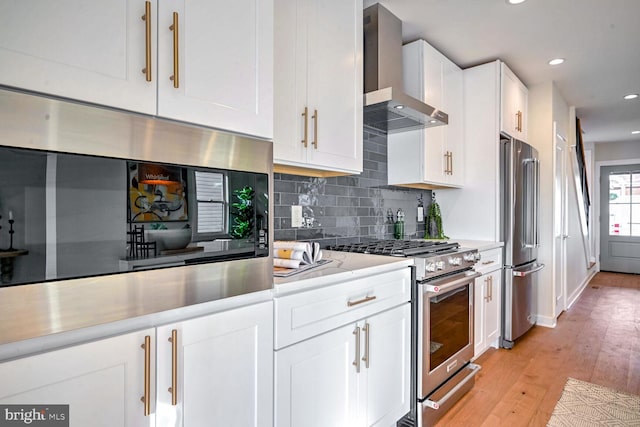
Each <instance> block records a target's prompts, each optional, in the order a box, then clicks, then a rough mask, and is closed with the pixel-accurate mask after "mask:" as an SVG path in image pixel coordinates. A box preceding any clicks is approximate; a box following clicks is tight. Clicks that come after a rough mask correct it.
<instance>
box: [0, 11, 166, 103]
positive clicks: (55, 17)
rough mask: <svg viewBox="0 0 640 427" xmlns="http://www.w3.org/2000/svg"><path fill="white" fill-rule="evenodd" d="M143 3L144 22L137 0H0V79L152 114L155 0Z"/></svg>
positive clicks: (12, 83)
mask: <svg viewBox="0 0 640 427" xmlns="http://www.w3.org/2000/svg"><path fill="white" fill-rule="evenodd" d="M146 3H148V4H149V6H150V11H151V17H150V20H149V21H148V22H147V21H143V20H142V19H141V17H142V16H143V15H144V14H145V1H142V0H112V1H95V2H93V1H90V2H87V1H83V0H60V1H55V2H52V1H47V0H30V1H12V0H0V84H3V85H7V86H13V87H17V88H23V89H27V90H32V91H36V92H42V93H46V94H51V95H57V96H62V97H66V98H73V99H78V100H82V101H86V102H92V103H96V104H103V105H108V106H112V107H118V108H123V109H127V110H134V111H139V112H142V113H146V114H155V113H156V81H157V78H158V75H157V72H156V71H157V70H156V69H155V61H156V56H155V51H154V49H155V46H156V27H155V26H156V21H155V17H156V0H151V1H148V2H146ZM147 24H149V25H151V27H150V30H151V31H150V33H149V35H150V39H149V44H148V45H149V46H150V49H151V50H150V51H149V55H151V56H150V58H149V59H150V63H151V64H150V66H151V81H150V82H149V81H147V80H146V76H145V74H144V73H143V72H142V70H143V69H144V68H145V67H146V66H147V65H146V58H147V56H146V46H147V42H146V40H145V35H146V25H147Z"/></svg>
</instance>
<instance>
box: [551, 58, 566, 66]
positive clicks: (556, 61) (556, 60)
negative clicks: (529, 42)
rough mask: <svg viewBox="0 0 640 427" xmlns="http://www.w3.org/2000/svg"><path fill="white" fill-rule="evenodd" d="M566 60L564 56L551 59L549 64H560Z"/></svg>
mask: <svg viewBox="0 0 640 427" xmlns="http://www.w3.org/2000/svg"><path fill="white" fill-rule="evenodd" d="M563 62H564V58H555V59H552V60H551V61H549V65H560V64H562V63H563Z"/></svg>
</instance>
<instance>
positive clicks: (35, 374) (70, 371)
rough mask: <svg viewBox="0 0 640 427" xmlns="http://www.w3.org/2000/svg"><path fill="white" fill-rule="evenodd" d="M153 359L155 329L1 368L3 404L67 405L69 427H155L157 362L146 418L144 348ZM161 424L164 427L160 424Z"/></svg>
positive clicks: (149, 386)
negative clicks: (147, 346) (146, 346)
mask: <svg viewBox="0 0 640 427" xmlns="http://www.w3.org/2000/svg"><path fill="white" fill-rule="evenodd" d="M145 337H149V342H150V345H149V349H148V351H149V353H148V354H149V360H150V361H151V362H152V361H153V360H154V359H155V356H154V349H153V342H154V341H155V329H147V330H143V331H139V332H133V333H130V334H126V335H120V336H116V337H113V338H108V339H103V340H100V341H95V342H91V343H87V344H81V345H77V346H73V347H68V348H64V349H61V350H55V351H50V352H47V353H42V354H39V355H36V356H31V357H25V358H22V359H17V360H12V361H9V362H4V363H0V378H2V380H0V403H2V404H20V405H28V404H33V405H53V404H66V405H69V425H70V426H71V427H81V426H96V427H99V426H104V427H112V426H130V427H139V426H155V417H154V415H153V410H154V407H155V405H154V404H153V398H154V397H155V393H154V391H155V380H154V377H153V375H152V374H153V363H151V364H149V366H148V368H149V369H151V372H149V376H148V381H149V383H148V390H149V393H150V394H149V395H148V396H147V397H148V399H149V410H150V412H151V413H150V414H149V415H145V405H144V402H143V401H141V400H140V399H141V397H143V396H145V354H146V352H145V349H144V348H143V347H141V346H143V345H144V343H145ZM158 425H161V424H158Z"/></svg>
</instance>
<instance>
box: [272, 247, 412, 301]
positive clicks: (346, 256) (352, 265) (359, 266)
mask: <svg viewBox="0 0 640 427" xmlns="http://www.w3.org/2000/svg"><path fill="white" fill-rule="evenodd" d="M322 254H323V256H322V259H328V260H331V262H330V263H328V264H325V265H321V266H319V267H317V268H313V269H311V270H307V271H304V272H302V273H300V274H294V275H292V276H289V277H275V278H274V296H275V297H278V296H281V295H284V294H288V293H292V292H299V291H305V290H309V289H313V288H317V287H321V286H326V285H330V284H336V283H339V282H343V281H347V280H354V279H358V278H361V277H366V276H371V275H373V274H380V273H385V272H387V271H393V270H398V269H400V268H404V267H408V266H410V265H413V259H412V258H402V257H392V256H383V255H365V254H359V253H351V252H338V251H330V250H323V251H322Z"/></svg>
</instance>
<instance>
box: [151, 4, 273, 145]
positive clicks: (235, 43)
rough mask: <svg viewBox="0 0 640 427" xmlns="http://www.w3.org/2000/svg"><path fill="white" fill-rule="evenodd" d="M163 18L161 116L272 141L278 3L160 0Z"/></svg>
mask: <svg viewBox="0 0 640 427" xmlns="http://www.w3.org/2000/svg"><path fill="white" fill-rule="evenodd" d="M158 17H159V18H158V71H159V74H158V79H159V80H158V115H160V116H163V117H169V118H172V119H177V120H182V121H185V122H191V123H198V124H202V125H205V126H210V127H215V128H220V129H225V130H230V131H234V132H240V133H245V134H251V135H256V136H260V137H264V138H269V139H270V138H272V137H273V1H272V0H236V1H223V0H179V1H173V2H160V4H159V11H158ZM174 19H175V21H176V22H177V28H176V26H174ZM171 28H173V29H171ZM175 41H177V48H178V49H177V55H176V52H175V50H174V47H175V46H174V42H175ZM172 76H173V77H172ZM171 78H173V79H171Z"/></svg>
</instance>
